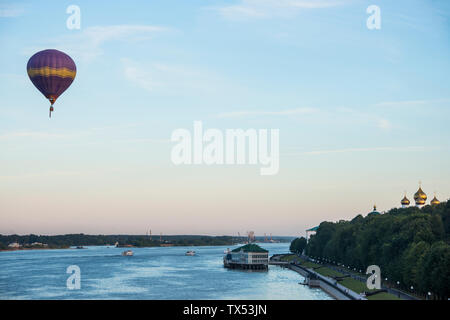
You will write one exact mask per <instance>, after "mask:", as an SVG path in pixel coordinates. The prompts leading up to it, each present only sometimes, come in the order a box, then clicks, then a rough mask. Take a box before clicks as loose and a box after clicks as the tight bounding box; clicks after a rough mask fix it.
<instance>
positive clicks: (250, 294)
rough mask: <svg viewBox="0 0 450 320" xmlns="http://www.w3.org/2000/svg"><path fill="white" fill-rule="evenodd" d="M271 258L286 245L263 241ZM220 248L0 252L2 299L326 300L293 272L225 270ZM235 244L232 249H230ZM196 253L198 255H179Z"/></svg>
mask: <svg viewBox="0 0 450 320" xmlns="http://www.w3.org/2000/svg"><path fill="white" fill-rule="evenodd" d="M261 246H262V247H264V248H266V249H268V250H269V253H270V255H272V254H275V253H285V252H288V248H289V244H288V243H268V244H261ZM226 248H227V247H226V246H218V247H166V248H161V247H155V248H133V251H134V256H132V257H124V256H121V253H122V251H124V250H125V249H123V248H114V247H109V248H108V247H100V246H98V247H88V248H87V249H61V250H21V251H12V252H11V251H9V252H8V251H6V252H0V299H301V300H326V299H332V298H331V297H330V296H329V295H327V294H326V293H324V292H323V291H322V290H320V289H311V288H308V287H307V286H303V285H299V284H298V283H299V282H301V281H303V280H304V278H303V277H302V276H301V275H299V274H297V273H296V272H294V271H291V270H289V269H283V268H280V267H277V266H269V270H268V271H266V272H264V271H253V272H252V271H240V270H229V269H225V268H224V267H223V262H222V257H223V252H224V250H225V249H226ZM230 248H231V249H233V248H234V247H230ZM187 250H195V251H196V253H197V255H196V256H185V252H186V251H187ZM71 265H76V266H78V267H79V268H80V273H81V276H80V279H81V282H80V283H81V288H80V289H79V290H69V289H68V288H67V285H66V281H67V279H68V278H69V277H70V274H68V273H66V270H67V267H68V266H71Z"/></svg>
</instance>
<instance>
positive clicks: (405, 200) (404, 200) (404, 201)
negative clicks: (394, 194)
mask: <svg viewBox="0 0 450 320" xmlns="http://www.w3.org/2000/svg"><path fill="white" fill-rule="evenodd" d="M409 203H410V202H409V199H408V198H407V197H406V195H405V196H404V197H403V199H402V205H404V206H409Z"/></svg>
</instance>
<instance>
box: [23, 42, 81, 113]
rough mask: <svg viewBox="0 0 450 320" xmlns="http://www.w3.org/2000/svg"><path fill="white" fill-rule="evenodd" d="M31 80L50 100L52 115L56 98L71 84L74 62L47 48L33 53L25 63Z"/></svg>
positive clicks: (75, 69)
mask: <svg viewBox="0 0 450 320" xmlns="http://www.w3.org/2000/svg"><path fill="white" fill-rule="evenodd" d="M27 72H28V76H29V77H30V80H31V82H33V84H34V86H35V87H36V88H38V90H39V91H40V92H41V93H42V94H43V95H44V96H45V97H46V98H47V99H48V100H49V101H50V103H51V105H50V111H49V117H50V118H51V116H52V111H53V104H54V103H55V101H56V99H58V97H59V96H60V95H61V94H62V93H63V92H64V91H66V89H67V88H68V87H69V86H70V85H71V84H72V82H73V80H74V79H75V75H76V73H77V67H76V66H75V62H74V61H73V60H72V58H71V57H69V56H68V55H67V54H65V53H64V52H61V51H58V50H54V49H48V50H43V51H39V52H38V53H35V54H34V55H33V56H32V57H31V58H30V60H28V64H27Z"/></svg>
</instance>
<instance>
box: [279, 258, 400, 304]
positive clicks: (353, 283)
mask: <svg viewBox="0 0 450 320" xmlns="http://www.w3.org/2000/svg"><path fill="white" fill-rule="evenodd" d="M280 260H281V261H288V262H291V261H297V262H299V263H301V265H302V266H303V267H305V268H310V269H314V268H317V267H320V268H317V269H315V270H314V271H316V272H317V273H319V274H321V275H323V276H325V277H329V278H334V277H342V276H344V274H343V273H341V272H338V271H335V270H333V269H330V268H328V267H324V266H322V265H320V264H317V263H313V262H310V261H305V260H303V259H300V258H299V257H297V256H296V255H294V254H293V255H288V256H283V257H282V258H281V259H280ZM353 273H355V272H353ZM355 274H357V273H355ZM339 284H341V285H343V286H344V287H346V288H348V289H350V290H352V291H354V292H356V293H362V292H370V291H374V290H369V289H367V285H366V283H365V282H362V281H358V280H355V279H353V278H350V277H349V278H344V279H343V280H341V281H339ZM367 299H368V300H401V299H400V298H398V297H397V296H395V295H393V294H390V293H387V292H380V293H377V294H375V295H373V296H369V297H367Z"/></svg>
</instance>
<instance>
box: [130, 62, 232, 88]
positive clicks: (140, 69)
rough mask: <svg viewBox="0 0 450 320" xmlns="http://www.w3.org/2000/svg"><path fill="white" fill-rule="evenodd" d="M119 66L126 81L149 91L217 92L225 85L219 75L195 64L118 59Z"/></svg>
mask: <svg viewBox="0 0 450 320" xmlns="http://www.w3.org/2000/svg"><path fill="white" fill-rule="evenodd" d="M122 65H123V73H124V77H125V79H126V80H128V81H129V82H130V83H132V84H134V85H135V86H137V87H140V88H142V89H144V90H146V91H149V92H151V93H154V92H158V93H167V94H171V95H173V94H174V93H177V94H184V93H189V94H192V92H194V91H201V92H202V93H206V92H217V91H220V90H223V88H224V87H226V86H227V84H225V83H224V82H223V80H222V79H221V78H220V77H219V76H217V75H215V74H214V73H212V72H210V71H208V70H202V69H200V68H197V67H190V66H182V65H174V64H167V63H159V62H154V63H138V62H136V61H133V60H131V59H122Z"/></svg>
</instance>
